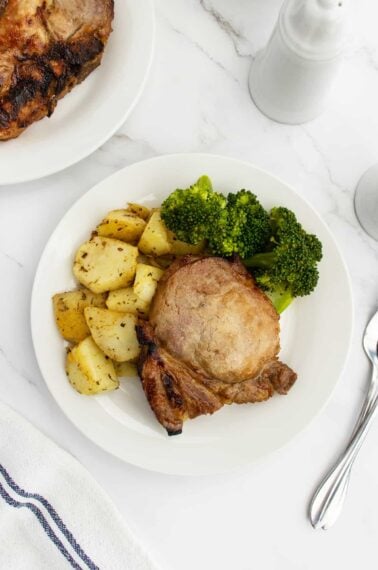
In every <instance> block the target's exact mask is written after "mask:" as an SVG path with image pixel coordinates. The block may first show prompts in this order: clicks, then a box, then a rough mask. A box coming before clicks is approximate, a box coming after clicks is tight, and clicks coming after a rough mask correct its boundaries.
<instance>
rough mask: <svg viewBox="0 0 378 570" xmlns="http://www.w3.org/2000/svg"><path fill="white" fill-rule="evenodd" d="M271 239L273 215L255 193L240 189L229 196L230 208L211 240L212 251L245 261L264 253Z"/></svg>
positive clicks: (215, 228)
mask: <svg viewBox="0 0 378 570" xmlns="http://www.w3.org/2000/svg"><path fill="white" fill-rule="evenodd" d="M269 236H270V224H269V216H268V214H267V212H266V211H265V210H264V208H263V207H262V205H261V204H260V202H259V201H258V199H257V197H256V196H255V194H252V192H250V191H249V190H240V191H239V192H237V193H236V194H229V195H228V197H227V208H226V210H224V211H223V215H222V216H220V217H219V218H218V220H217V223H215V224H214V225H213V226H211V227H210V232H209V235H208V236H207V237H208V240H209V247H210V250H211V251H212V252H213V253H215V254H217V255H223V256H226V257H227V256H230V255H232V254H233V253H237V254H238V255H240V257H242V258H245V257H249V256H251V255H253V254H254V253H256V252H257V251H261V250H262V249H263V247H264V246H265V244H266V242H267V240H268V238H269Z"/></svg>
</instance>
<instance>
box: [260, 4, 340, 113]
mask: <svg viewBox="0 0 378 570" xmlns="http://www.w3.org/2000/svg"><path fill="white" fill-rule="evenodd" d="M346 4H347V0H286V1H285V2H284V5H283V7H282V9H281V12H280V16H279V19H278V22H277V25H276V28H275V29H274V31H273V34H272V36H271V38H270V41H269V43H268V45H267V46H266V48H265V49H264V50H263V51H262V52H260V53H259V54H258V55H257V57H256V59H255V61H254V63H253V64H252V68H251V73H250V77H249V88H250V92H251V96H252V98H253V100H254V102H255V103H256V105H257V107H258V108H259V109H260V110H261V111H262V112H263V113H264V114H265V115H267V116H268V117H270V118H271V119H274V120H275V121H279V122H281V123H290V124H300V123H305V122H307V121H310V120H311V119H314V118H315V117H317V116H318V115H319V114H320V113H321V112H322V111H323V109H324V106H325V103H326V98H327V95H328V94H329V91H330V89H331V87H332V84H333V81H334V79H335V76H336V74H337V71H338V68H339V65H340V62H341V59H342V55H343V51H344V48H345V45H346V38H347V35H348V34H347V30H348V26H347V15H346V14H347V9H346Z"/></svg>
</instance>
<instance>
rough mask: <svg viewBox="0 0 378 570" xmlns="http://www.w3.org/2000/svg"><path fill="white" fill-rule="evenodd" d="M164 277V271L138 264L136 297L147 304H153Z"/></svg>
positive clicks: (135, 284) (135, 282)
mask: <svg viewBox="0 0 378 570" xmlns="http://www.w3.org/2000/svg"><path fill="white" fill-rule="evenodd" d="M163 275H164V271H163V270H162V269H159V268H158V267H153V266H152V265H145V264H144V263H138V264H137V268H136V273H135V281H134V293H135V295H136V296H137V297H139V299H141V300H142V301H144V302H145V303H148V304H149V303H151V301H152V298H153V296H154V295H155V291H156V287H157V284H158V281H159V279H161V277H162V276H163Z"/></svg>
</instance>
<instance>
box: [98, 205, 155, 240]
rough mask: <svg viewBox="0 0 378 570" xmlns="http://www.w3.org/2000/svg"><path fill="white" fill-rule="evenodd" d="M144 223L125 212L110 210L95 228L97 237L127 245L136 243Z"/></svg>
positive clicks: (130, 213) (135, 216)
mask: <svg viewBox="0 0 378 570" xmlns="http://www.w3.org/2000/svg"><path fill="white" fill-rule="evenodd" d="M145 227H146V222H145V221H144V220H142V218H139V217H138V216H137V215H135V214H133V213H132V212H128V211H127V210H112V211H111V212H109V213H108V215H107V216H106V218H104V219H103V220H102V222H101V224H99V225H98V226H97V229H96V231H97V233H98V235H99V236H105V237H109V238H114V239H120V240H122V241H126V242H128V243H135V242H137V241H138V239H139V238H140V236H141V235H142V233H143V230H144V228H145Z"/></svg>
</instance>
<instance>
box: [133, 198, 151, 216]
mask: <svg viewBox="0 0 378 570" xmlns="http://www.w3.org/2000/svg"><path fill="white" fill-rule="evenodd" d="M127 209H128V210H129V211H130V212H132V213H133V214H135V215H137V216H139V217H140V218H142V220H148V218H149V217H150V215H151V210H150V208H147V206H142V205H141V204H135V203H134V202H129V204H128V208H127Z"/></svg>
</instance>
